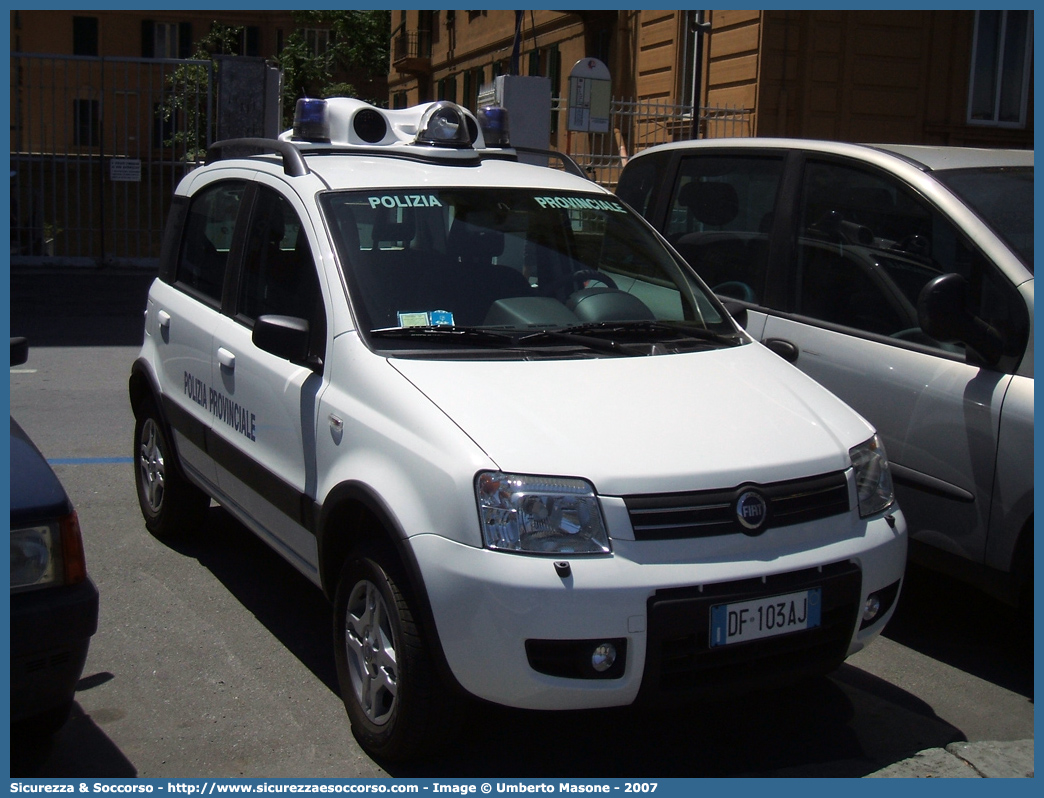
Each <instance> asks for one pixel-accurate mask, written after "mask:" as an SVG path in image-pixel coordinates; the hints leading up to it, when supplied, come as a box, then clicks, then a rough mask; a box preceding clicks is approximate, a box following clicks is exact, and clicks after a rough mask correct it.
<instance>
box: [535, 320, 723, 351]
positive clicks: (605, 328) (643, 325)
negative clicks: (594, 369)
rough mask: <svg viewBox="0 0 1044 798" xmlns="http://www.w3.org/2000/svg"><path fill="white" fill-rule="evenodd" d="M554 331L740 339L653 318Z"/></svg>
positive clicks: (631, 335) (694, 338) (625, 335)
mask: <svg viewBox="0 0 1044 798" xmlns="http://www.w3.org/2000/svg"><path fill="white" fill-rule="evenodd" d="M554 332H560V333H566V334H578V335H587V336H595V335H612V336H624V337H631V338H641V339H648V338H650V337H654V338H662V337H663V335H664V334H665V333H666V334H669V335H670V336H672V338H671V340H673V341H678V340H684V339H690V340H699V341H712V342H714V343H718V344H725V345H730V346H732V345H735V344H737V343H739V341H740V335H739V333H738V332H735V331H733V332H727V333H723V332H715V331H714V330H709V329H707V328H706V327H694V326H692V325H690V324H685V323H678V322H670V321H655V320H652V319H649V320H644V321H593V322H588V323H586V324H577V325H574V326H572V327H563V328H562V329H560V330H556V331H554Z"/></svg>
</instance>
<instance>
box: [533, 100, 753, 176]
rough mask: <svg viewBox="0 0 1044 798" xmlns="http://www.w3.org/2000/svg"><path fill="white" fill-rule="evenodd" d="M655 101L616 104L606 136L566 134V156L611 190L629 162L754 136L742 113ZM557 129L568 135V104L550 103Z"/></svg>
mask: <svg viewBox="0 0 1044 798" xmlns="http://www.w3.org/2000/svg"><path fill="white" fill-rule="evenodd" d="M693 110H694V109H693V107H692V106H691V105H675V104H671V103H664V102H660V101H657V100H620V99H614V100H613V101H612V103H611V105H610V108H609V132H608V133H583V134H580V133H573V134H567V137H566V147H565V149H566V151H567V152H568V154H569V156H570V157H572V159H573V160H574V161H576V162H577V164H579V165H580V166H581V167H582V168H583V169H585V170H586V171H587V172H588V174H590V175H591V177H592V178H593V179H594V180H596V181H597V182H598V183H600V184H602V185H603V186H605V187H606V188H610V189H612V188H614V187H615V186H616V182H617V180H618V179H619V176H620V171H621V170H622V169H623V167H624V164H626V163H627V159H628V158H629V157H630V156H632V155H636V154H637V153H639V152H641V151H642V150H644V149H646V148H648V147H652V146H653V145H655V144H665V143H667V142H671V141H688V140H691V139H698V138H700V139H702V138H734V137H737V136H750V135H752V119H751V112H750V111H749V110H747V109H744V108H733V107H724V108H708V107H704V108H696V109H695V111H696V113H695V114H694V113H693ZM551 112H552V114H556V115H557V120H556V121H557V129H558V130H560V131H564V130H566V122H567V118H568V117H567V115H568V107H567V99H566V98H565V97H559V98H557V99H553V100H552V105H551Z"/></svg>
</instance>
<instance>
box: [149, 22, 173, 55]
mask: <svg viewBox="0 0 1044 798" xmlns="http://www.w3.org/2000/svg"><path fill="white" fill-rule="evenodd" d="M154 30H155V33H154V37H155V38H154V40H153V41H154V44H153V50H152V51H153V52H154V53H155V54H156V58H177V57H178V26H177V23H174V22H157V23H156V27H155V29H154Z"/></svg>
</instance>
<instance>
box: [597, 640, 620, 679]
mask: <svg viewBox="0 0 1044 798" xmlns="http://www.w3.org/2000/svg"><path fill="white" fill-rule="evenodd" d="M614 662H616V646H614V645H613V644H612V643H602V644H601V645H599V646H598V647H597V648H596V649H595V650H594V653H593V654H592V655H591V667H592V668H594V669H595V670H596V671H598V672H599V673H605V672H606V671H607V670H609V669H610V668H611V667H613V663H614Z"/></svg>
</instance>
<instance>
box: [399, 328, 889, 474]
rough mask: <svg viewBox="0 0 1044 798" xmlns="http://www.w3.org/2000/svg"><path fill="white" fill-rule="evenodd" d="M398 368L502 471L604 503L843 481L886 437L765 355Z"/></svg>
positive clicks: (752, 348)
mask: <svg viewBox="0 0 1044 798" xmlns="http://www.w3.org/2000/svg"><path fill="white" fill-rule="evenodd" d="M392 365H393V367H394V368H395V369H397V370H398V371H399V372H400V373H401V374H402V375H403V376H404V377H405V378H406V379H407V380H409V381H410V382H411V383H412V384H413V385H414V386H416V388H417V389H418V390H419V391H421V392H422V393H423V394H424V395H425V396H427V397H428V398H429V399H430V400H431V401H432V402H433V403H434V404H435V405H437V406H438V407H439V408H440V409H441V410H442V411H443V412H444V413H445V414H446V415H447V416H448V417H449V418H450V419H451V420H452V421H453V422H454V423H456V424H457V426H459V427H460V429H462V430H463V431H464V432H465V433H466V434H467V435H469V436H470V437H471V439H472V440H473V441H474V442H475V443H476V444H477V445H478V446H479V447H481V448H482V449H483V451H485V452H486V454H487V455H488V456H489V457H490V459H492V460H493V462H494V463H496V464H497V466H498V467H499V468H501V469H503V470H505V471H509V472H516V473H528V474H551V475H556V476H573V477H583V478H586V479H588V480H590V481H592V482H593V483H594V484H595V487H596V489H597V490H598V491H599V492H600V493H602V494H604V495H625V494H630V493H651V492H669V491H682V490H700V489H710V488H726V487H729V488H731V487H735V486H737V485H740V484H743V483H745V482H755V483H760V484H766V483H771V482H777V481H781V480H786V479H794V478H799V477H804V476H810V475H814V474H820V473H828V472H832V471H839V470H843V469H845V468H848V467H849V465H850V458H849V449H851V447H853V446H856V445H858V444H860V443H862V442H864V441H865V440H867V439H868V438H869V437H870V436H871V435H872V434H873V430H872V428H871V427H870V425H869V424H867V422H865V421H864V420H863V419H862V418H860V417H859V416H858V415H857V414H856V413H855V412H854V411H853V410H851V409H850V408H849V407H848V406H847V405H845V404H843V403H842V402H841V401H840V400H839V399H837V398H836V397H834V396H833V394H831V393H829V392H828V391H827V390H826V389H824V388H822V387H821V386H819V385H818V384H817V383H815V382H813V381H812V380H811V379H809V378H808V377H806V376H805V375H804V374H802V373H801V372H800V371H798V370H797V369H796V368H794V367H793V366H791V365H789V364H787V363H786V362H784V361H783V360H782V359H781V358H779V357H778V356H777V355H775V354H773V353H771V352H769V351H768V350H767V349H765V348H764V347H762V346H761V345H760V344H754V343H751V344H747V345H744V346H739V347H730V348H726V349H719V350H714V351H704V352H697V353H692V354H674V355H658V356H649V357H634V358H594V359H590V360H575V359H574V360H544V361H524V362H520V361H511V362H488V361H487V362H472V361H465V362H461V361H445V360H441V361H438V360H405V359H397V360H394V361H392Z"/></svg>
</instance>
